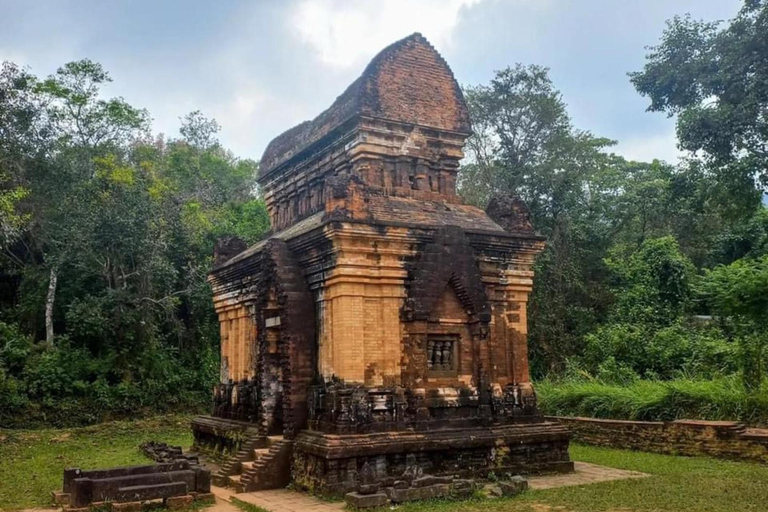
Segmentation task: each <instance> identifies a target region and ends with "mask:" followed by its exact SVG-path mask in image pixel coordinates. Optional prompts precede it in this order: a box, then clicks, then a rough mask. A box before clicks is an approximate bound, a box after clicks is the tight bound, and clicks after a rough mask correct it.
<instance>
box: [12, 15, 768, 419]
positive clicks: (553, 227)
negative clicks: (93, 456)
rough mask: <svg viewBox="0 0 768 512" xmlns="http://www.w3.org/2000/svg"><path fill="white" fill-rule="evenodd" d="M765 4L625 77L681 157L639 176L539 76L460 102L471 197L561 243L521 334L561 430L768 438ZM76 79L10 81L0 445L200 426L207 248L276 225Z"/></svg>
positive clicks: (187, 140)
mask: <svg viewBox="0 0 768 512" xmlns="http://www.w3.org/2000/svg"><path fill="white" fill-rule="evenodd" d="M766 33H768V2H766V1H764V0H745V2H744V5H743V7H742V9H741V11H740V12H739V13H738V14H737V15H736V16H735V17H734V18H733V19H732V20H730V21H729V22H726V23H714V22H705V21H698V20H694V19H691V18H689V17H677V18H674V19H672V20H670V21H669V22H668V25H667V28H666V30H665V32H664V35H663V37H662V39H661V41H660V42H659V43H658V45H657V46H655V47H653V48H651V49H649V54H648V56H647V59H646V64H645V67H644V68H643V69H642V70H639V71H635V72H631V73H630V74H629V77H628V79H629V80H631V82H632V84H633V85H634V86H635V88H636V90H637V91H638V93H639V94H641V95H643V96H645V97H647V98H648V100H649V105H650V106H649V110H651V111H659V112H666V113H668V114H669V115H672V116H675V117H676V122H677V136H678V144H679V146H680V148H681V149H683V150H685V152H686V155H687V156H686V158H684V159H681V160H680V161H679V162H678V163H676V164H671V163H667V162H663V161H659V160H652V161H649V162H636V161H628V160H626V159H624V158H622V157H620V156H618V155H616V154H614V153H613V152H612V151H611V148H612V146H613V145H614V144H615V142H614V141H611V140H608V139H605V138H601V137H599V136H598V135H595V134H592V133H590V132H587V131H583V130H580V129H578V128H577V127H575V126H573V124H572V122H571V120H570V118H569V116H568V112H567V105H566V103H565V101H564V99H563V98H562V96H561V94H560V93H559V92H558V90H557V88H556V86H555V84H553V83H552V81H551V80H550V78H549V76H548V70H547V69H546V68H543V67H540V66H536V65H522V64H516V65H514V66H510V67H508V68H506V69H504V70H501V71H498V72H497V73H496V76H495V78H494V79H493V80H491V82H490V83H489V84H485V85H474V86H466V87H465V90H464V93H465V96H466V99H467V102H468V104H469V106H470V111H471V115H472V119H473V125H474V130H475V134H474V135H473V136H472V137H471V139H470V140H469V142H468V144H467V147H466V148H465V151H466V154H467V157H466V159H465V161H464V163H463V165H462V167H461V169H460V180H459V185H460V193H461V194H462V195H463V197H464V198H465V199H466V200H467V201H468V202H470V203H472V204H476V205H478V206H481V207H484V206H485V204H487V202H488V201H489V199H490V198H491V197H492V196H493V195H494V194H497V193H510V192H511V193H514V194H517V195H518V196H520V197H521V198H522V199H523V200H524V201H525V203H526V204H527V206H528V208H529V209H530V212H531V221H532V223H533V225H534V227H535V228H536V230H537V231H538V232H539V233H541V234H542V235H545V236H546V237H547V239H548V244H547V248H546V249H545V251H544V252H543V253H542V254H541V255H540V256H539V258H538V260H537V263H536V280H535V287H534V292H533V296H532V297H531V303H530V313H529V322H530V325H529V331H530V333H529V345H530V357H531V362H532V373H533V377H534V379H535V380H536V381H537V383H538V386H537V389H538V392H539V395H540V402H541V406H542V408H543V409H544V411H545V412H548V413H553V414H579V415H589V416H597V417H615V418H625V419H674V418H680V417H697V418H703V419H739V420H742V421H746V422H748V423H752V424H766V423H768V393H766V390H768V388H766V384H765V380H766V379H765V377H766V364H767V363H768V327H766V325H765V324H766V322H765V320H766V317H767V314H768V211H767V210H766V207H765V200H764V197H765V192H766V186H767V185H768V38H766V37H765V34H766ZM109 81H110V78H109V75H108V73H107V72H106V71H105V70H104V69H103V68H102V67H101V66H100V65H99V64H98V63H95V62H92V61H89V60H81V61H78V62H71V63H68V64H65V65H63V66H62V67H61V68H60V69H59V70H58V71H57V72H56V73H55V74H54V75H52V76H50V77H47V78H44V79H43V78H38V77H36V76H34V75H33V74H32V72H31V71H30V70H28V69H23V68H20V67H19V66H17V65H15V64H14V63H12V62H5V63H3V64H2V67H1V68H0V427H9V426H11V427H16V426H39V425H45V424H47V425H57V426H63V425H76V424H87V423H95V422H99V421H103V420H105V419H110V418H115V417H135V416H138V415H145V414H155V413H158V412H166V411H175V410H186V411H198V410H200V411H202V410H205V409H206V408H207V407H208V404H209V401H210V395H211V389H212V386H213V384H214V383H215V382H216V381H217V380H218V375H219V360H218V357H219V356H218V353H219V348H218V343H219V336H218V321H217V318H216V315H215V314H214V311H213V306H212V301H211V292H210V289H209V287H208V285H207V283H206V275H207V273H208V271H209V270H210V268H211V265H212V262H213V249H214V245H215V242H216V240H217V238H219V237H222V236H238V237H240V238H242V239H244V240H245V241H246V242H248V243H253V242H255V241H257V240H259V239H260V238H262V237H263V236H265V235H266V234H267V233H268V230H269V220H268V216H267V212H266V209H265V207H264V203H263V201H262V200H261V199H260V197H259V192H258V188H257V186H256V183H255V176H256V173H257V170H258V162H255V161H252V160H248V159H241V158H238V157H236V156H235V155H233V154H232V153H231V152H230V151H228V150H226V149H225V148H223V147H222V146H221V144H220V143H219V141H218V140H217V138H216V134H217V132H218V128H219V127H218V124H217V123H216V122H215V121H213V120H210V119H207V118H206V117H204V115H203V114H202V113H200V112H192V113H190V114H189V115H187V116H186V117H184V118H183V119H181V128H180V137H179V138H168V137H165V136H163V135H155V134H152V132H151V122H150V121H151V119H150V115H149V113H148V112H146V111H145V110H142V109H140V108H136V107H134V106H132V105H129V104H128V103H126V102H125V101H124V100H123V99H122V98H104V97H103V96H102V95H101V93H100V92H101V89H102V87H103V86H104V85H105V84H106V83H108V82H109Z"/></svg>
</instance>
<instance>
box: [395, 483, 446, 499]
mask: <svg viewBox="0 0 768 512" xmlns="http://www.w3.org/2000/svg"><path fill="white" fill-rule="evenodd" d="M386 492H387V496H389V499H390V500H391V501H392V503H405V502H406V501H417V500H430V499H434V498H442V497H445V496H450V495H451V486H450V484H436V485H430V486H427V487H410V488H408V489H395V488H394V487H388V488H387V489H386Z"/></svg>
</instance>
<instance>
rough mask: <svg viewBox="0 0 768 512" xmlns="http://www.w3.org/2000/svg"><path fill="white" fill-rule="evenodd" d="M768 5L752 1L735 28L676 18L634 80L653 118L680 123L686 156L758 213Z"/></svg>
mask: <svg viewBox="0 0 768 512" xmlns="http://www.w3.org/2000/svg"><path fill="white" fill-rule="evenodd" d="M766 34H768V2H766V1H765V0H745V2H744V6H743V7H742V9H741V10H740V12H739V13H738V15H737V16H736V17H735V18H734V19H733V20H731V21H730V22H729V23H728V24H725V25H724V24H722V23H720V22H704V21H698V20H693V19H691V18H690V17H689V16H686V17H679V16H678V17H675V18H673V19H672V20H670V21H668V22H667V28H666V30H665V31H664V34H663V36H662V38H661V42H660V43H659V45H657V46H654V47H651V48H650V50H651V52H650V53H649V54H648V56H647V62H646V64H645V67H644V68H643V70H642V71H639V72H635V73H630V76H631V80H632V83H633V84H634V86H635V88H636V89H637V90H638V92H640V94H642V95H644V96H647V97H648V98H650V100H651V104H650V106H649V107H648V110H650V111H657V112H666V113H668V114H669V115H670V116H672V115H676V116H677V135H678V140H679V145H680V147H681V148H682V149H685V150H688V151H691V152H694V153H696V154H697V155H698V156H699V157H700V158H701V159H702V160H703V162H705V163H706V166H707V169H708V170H709V171H710V172H711V173H713V175H714V176H716V177H717V179H718V181H719V184H720V186H721V187H723V188H724V189H725V190H728V191H729V192H730V194H728V201H727V202H724V204H725V205H729V204H730V205H731V206H734V205H735V206H740V207H741V208H753V207H754V206H755V205H756V204H757V203H758V202H759V198H760V191H765V190H766V188H767V187H768V116H767V115H766V112H767V111H768V37H766Z"/></svg>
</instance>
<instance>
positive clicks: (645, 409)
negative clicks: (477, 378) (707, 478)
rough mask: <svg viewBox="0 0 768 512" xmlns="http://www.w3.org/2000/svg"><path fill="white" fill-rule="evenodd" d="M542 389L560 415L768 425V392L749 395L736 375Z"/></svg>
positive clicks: (559, 384) (546, 405)
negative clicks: (706, 378) (739, 422)
mask: <svg viewBox="0 0 768 512" xmlns="http://www.w3.org/2000/svg"><path fill="white" fill-rule="evenodd" d="M536 390H537V392H538V394H539V399H540V400H539V403H540V406H541V409H542V411H543V412H544V413H545V414H549V415H554V416H586V417H594V418H619V419H628V420H640V421H671V420H676V419H684V418H697V419H703V420H739V421H743V422H746V423H748V424H752V425H768V393H750V392H748V391H747V389H746V388H745V387H744V386H743V385H742V383H741V381H740V380H739V379H738V378H736V377H735V376H731V377H724V378H717V379H715V380H690V379H675V380H669V381H662V380H636V381H633V382H631V383H623V384H609V383H605V382H601V381H599V380H593V379H584V378H582V379H579V378H571V379H569V380H568V381H565V382H563V381H549V380H545V381H542V382H539V383H538V385H537V387H536Z"/></svg>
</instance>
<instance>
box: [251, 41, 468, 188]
mask: <svg viewBox="0 0 768 512" xmlns="http://www.w3.org/2000/svg"><path fill="white" fill-rule="evenodd" d="M358 116H365V117H372V118H378V119H384V120H389V121H395V122H400V123H406V124H414V125H420V126H425V127H430V128H436V129H439V130H447V131H451V132H457V133H464V134H469V133H470V132H471V126H470V120H469V112H468V110H467V105H466V103H465V101H464V96H463V95H462V93H461V88H460V87H459V84H458V83H457V82H456V79H455V78H454V76H453V72H452V71H451V69H450V68H449V67H448V64H447V63H446V62H445V60H444V59H443V58H442V56H441V55H440V54H439V53H438V52H437V50H435V48H434V47H433V46H432V45H431V44H430V43H429V41H427V39H426V38H425V37H424V36H422V35H421V34H420V33H418V32H417V33H415V34H412V35H410V36H408V37H406V38H405V39H401V40H400V41H397V42H395V43H393V44H391V45H389V46H387V47H386V48H384V49H383V50H382V51H381V52H379V54H378V55H376V56H375V57H374V58H373V60H372V61H371V62H370V63H369V64H368V66H367V67H366V68H365V71H363V74H362V75H361V76H360V77H359V78H358V79H357V80H355V81H354V82H353V83H352V84H351V85H350V86H349V87H348V88H347V90H346V91H344V93H343V94H342V95H341V96H339V97H338V98H336V101H334V102H333V104H332V105H331V106H330V107H329V108H328V109H327V110H325V111H324V112H322V113H321V114H320V115H319V116H317V117H316V118H314V119H313V120H311V121H305V122H303V123H301V124H299V125H297V126H294V127H293V128H291V129H290V130H288V131H286V132H284V133H283V134H281V135H279V136H278V137H276V138H275V139H274V140H272V142H270V143H269V145H268V146H267V149H266V150H265V151H264V156H263V157H262V159H261V166H260V171H259V177H260V178H264V177H266V176H267V175H269V174H271V172H272V171H274V170H275V169H276V168H278V167H280V166H281V165H282V164H284V163H286V162H288V161H290V160H292V159H293V158H294V157H296V156H299V155H300V154H303V153H304V152H306V151H308V150H312V149H313V148H314V147H316V146H318V145H320V144H322V143H323V141H325V142H326V143H327V142H328V139H329V138H331V139H332V138H333V137H334V136H338V135H339V132H340V131H341V130H342V129H343V127H344V126H345V125H346V124H347V123H348V122H349V121H350V120H352V119H354V118H355V117H358Z"/></svg>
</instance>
